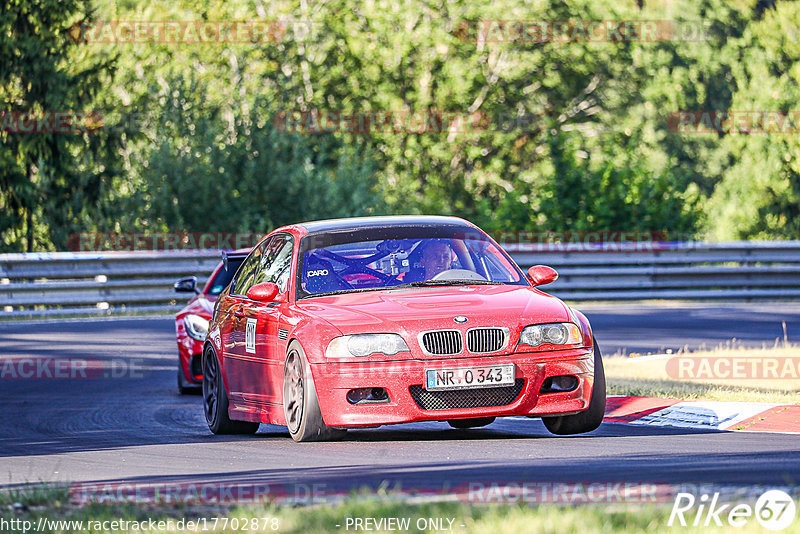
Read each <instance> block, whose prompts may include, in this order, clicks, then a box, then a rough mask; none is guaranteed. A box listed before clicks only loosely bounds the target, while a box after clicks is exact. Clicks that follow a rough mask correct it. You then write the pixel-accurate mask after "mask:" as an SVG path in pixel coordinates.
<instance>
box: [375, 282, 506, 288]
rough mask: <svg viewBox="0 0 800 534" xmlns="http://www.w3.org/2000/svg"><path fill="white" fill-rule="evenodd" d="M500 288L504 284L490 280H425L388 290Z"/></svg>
mask: <svg viewBox="0 0 800 534" xmlns="http://www.w3.org/2000/svg"><path fill="white" fill-rule="evenodd" d="M471 285H482V286H498V285H503V284H502V282H490V281H488V280H423V281H420V282H408V283H406V284H400V285H399V286H391V287H387V288H386V289H403V288H404V287H425V286H471Z"/></svg>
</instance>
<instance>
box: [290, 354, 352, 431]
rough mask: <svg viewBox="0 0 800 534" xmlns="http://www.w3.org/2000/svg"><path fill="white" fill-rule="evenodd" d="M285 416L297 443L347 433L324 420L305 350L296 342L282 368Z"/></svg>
mask: <svg viewBox="0 0 800 534" xmlns="http://www.w3.org/2000/svg"><path fill="white" fill-rule="evenodd" d="M283 414H284V416H285V417H286V426H287V427H288V428H289V435H290V436H292V439H293V440H295V441H328V440H334V439H341V438H342V437H344V435H345V432H347V431H346V430H343V429H338V428H331V427H329V426H328V425H326V424H325V422H324V421H323V420H322V412H321V411H320V409H319V399H318V398H317V390H316V388H315V387H314V378H313V377H312V376H311V367H310V366H309V364H308V360H307V359H306V355H305V352H304V351H303V347H301V346H300V343H298V342H296V341H293V342H292V343H291V345H289V350H288V352H287V354H286V362H285V363H284V366H283Z"/></svg>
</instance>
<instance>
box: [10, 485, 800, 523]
mask: <svg viewBox="0 0 800 534" xmlns="http://www.w3.org/2000/svg"><path fill="white" fill-rule="evenodd" d="M0 507H2V512H1V513H0V524H2V521H3V520H5V521H6V522H7V523H8V522H9V521H11V520H16V521H17V523H16V524H17V525H20V524H21V523H22V522H24V521H29V522H30V523H29V525H35V524H38V522H39V519H40V518H47V519H48V520H49V522H48V523H47V525H48V528H47V529H46V530H45V531H46V532H52V533H54V534H77V533H79V532H80V533H87V532H89V533H109V532H141V533H148V534H156V533H157V534H164V533H178V532H281V533H287V534H295V533H296V534H316V533H328V532H354V531H367V530H369V531H370V532H398V531H402V532H443V531H445V532H452V533H475V534H484V533H485V534H504V533H520V534H522V533H529V532H530V533H534V532H535V533H553V534H556V533H558V534H570V533H575V534H593V533H601V532H603V533H604V532H625V533H648V534H650V533H657V532H675V531H676V530H680V531H681V532H729V531H730V529H731V527H730V526H727V525H725V524H724V523H723V524H724V526H723V527H716V528H713V527H712V528H709V527H705V526H702V524H701V526H699V527H691V526H689V527H681V526H678V525H677V523H676V525H675V526H672V527H670V526H668V521H669V517H670V512H671V508H672V503H667V504H661V505H655V504H647V505H641V504H603V505H581V506H556V505H541V506H528V505H526V504H493V505H486V504H481V505H474V504H473V505H470V504H467V503H460V502H435V503H417V504H410V503H408V502H402V501H398V500H389V499H386V498H378V497H370V498H365V497H363V496H354V497H351V498H350V499H348V500H346V501H345V502H342V503H339V504H336V505H333V506H319V505H317V506H310V507H283V508H281V507H277V506H274V505H252V506H245V507H240V506H232V507H224V506H217V507H212V506H193V505H182V506H179V505H169V506H167V505H157V506H156V505H149V506H147V505H132V504H124V505H120V504H90V505H85V506H78V505H76V504H73V503H71V502H70V501H69V498H68V493H67V489H66V488H47V489H41V488H38V489H25V490H22V491H16V492H14V491H12V492H9V491H0ZM201 518H204V519H205V521H204V522H201V521H202V519H201ZM389 518H397V519H398V520H400V521H401V523H399V524H400V525H403V523H402V521H407V523H405V525H407V526H406V527H405V528H396V525H397V523H395V524H394V525H395V528H385V525H386V524H384V528H381V523H380V521H381V520H382V519H385V520H387V521H388V519H389ZM215 519H216V520H215ZM265 519H266V520H265ZM356 519H361V520H362V521H366V520H367V519H370V520H372V521H371V522H370V523H369V526H370V528H369V529H367V528H363V527H362V528H360V529H356V528H354V522H355V520H356ZM686 519H687V523H688V524H689V525H691V523H692V521H693V519H694V511H693V512H692V514H691V515H690V514H689V513H688V512H687V514H686ZM701 519H702V520H704V517H702V518H701ZM151 520H152V522H153V523H155V524H158V522H163V523H162V525H161V526H156V528H151V527H150V525H151ZM723 520H724V518H723ZM53 521H67V522H69V521H71V522H72V524H66V525H65V524H63V523H62V526H61V527H59V526H58V525H56V524H54V523H53ZM112 521H128V522H129V523H128V524H127V525H126V526H127V527H128V528H127V529H125V530H121V529H114V528H107V527H113V525H111V524H110V523H109V522H112ZM181 521H182V522H181ZM188 521H194V522H195V523H196V527H197V528H195V529H188V528H187V526H189V524H188V523H187V522H188ZM373 521H374V522H373ZM76 522H82V523H80V524H78V523H76ZM104 522H107V523H106V525H105V527H106V528H104V527H103V526H102V524H103V523H104ZM133 522H136V523H135V527H136V528H131V527H132V523H133ZM223 523H224V525H223ZM363 524H364V523H362V525H363ZM712 524H713V523H712ZM243 525H247V527H248V528H243ZM181 526H182V527H183V528H181ZM234 526H235V527H236V528H234ZM5 527H6V528H4V529H3V532H9V533H15V534H16V533H20V534H22V533H23V532H25V531H24V530H23V529H22V528H20V529H13V528H8V524H6V525H5ZM98 527H99V528H98ZM161 527H163V528H161ZM251 527H252V528H251ZM32 531H34V530H32V529H29V530H28V532H32ZM736 531H737V532H742V533H750V532H764V530H763V529H762V528H761V527H760V525H759V524H758V522H757V521H756V520H755V519H753V518H751V520H750V521H749V522H748V523H747V525H746V526H745V527H744V528H737V529H736ZM783 532H785V533H797V532H800V521H795V522H794V523H793V524H792V525H791V526H790V527H789V528H787V529H785V530H783ZM26 534H27V533H26Z"/></svg>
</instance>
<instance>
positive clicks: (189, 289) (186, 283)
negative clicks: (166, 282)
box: [172, 276, 200, 294]
mask: <svg viewBox="0 0 800 534" xmlns="http://www.w3.org/2000/svg"><path fill="white" fill-rule="evenodd" d="M172 287H174V288H175V292H176V293H198V294H199V293H200V291H198V290H197V277H196V276H190V277H188V278H181V279H180V280H178V281H177V282H175V284H174V285H173V286H172Z"/></svg>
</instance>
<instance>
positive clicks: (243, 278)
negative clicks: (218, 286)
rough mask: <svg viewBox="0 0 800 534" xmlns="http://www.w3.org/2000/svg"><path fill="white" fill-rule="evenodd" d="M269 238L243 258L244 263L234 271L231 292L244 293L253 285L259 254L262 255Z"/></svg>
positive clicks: (235, 293) (259, 262)
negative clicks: (234, 278)
mask: <svg viewBox="0 0 800 534" xmlns="http://www.w3.org/2000/svg"><path fill="white" fill-rule="evenodd" d="M270 241H271V240H270V239H268V240H266V241H264V242H263V243H261V245H259V246H258V247H256V248H254V249H253V251H252V252H250V255H249V256H247V258H245V260H244V263H242V266H241V267H240V268H239V271H238V272H237V273H236V280H235V281H234V282H233V284H234V285H233V288H232V289H231V293H233V294H234V295H246V294H247V290H248V289H250V287H252V286H253V282H254V280H255V276H256V273H258V268H259V267H260V265H261V256H262V255H263V251H264V248H266V247H267V246H268V245H269V243H270Z"/></svg>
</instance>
